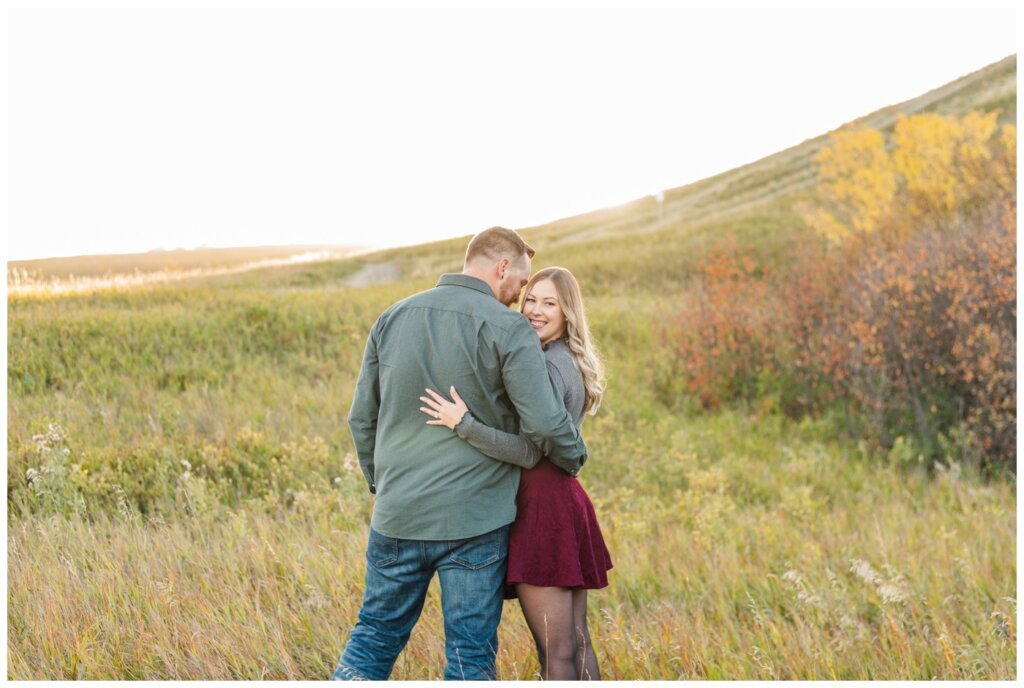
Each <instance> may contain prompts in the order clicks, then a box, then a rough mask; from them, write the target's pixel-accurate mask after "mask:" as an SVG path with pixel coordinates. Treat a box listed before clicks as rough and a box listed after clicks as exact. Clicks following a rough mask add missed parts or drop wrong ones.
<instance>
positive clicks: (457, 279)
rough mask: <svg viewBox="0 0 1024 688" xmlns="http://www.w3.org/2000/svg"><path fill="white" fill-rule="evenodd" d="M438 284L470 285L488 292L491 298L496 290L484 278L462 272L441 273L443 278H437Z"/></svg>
mask: <svg viewBox="0 0 1024 688" xmlns="http://www.w3.org/2000/svg"><path fill="white" fill-rule="evenodd" d="M437 286H439V287H469V288H470V289H475V290H476V291H478V292H480V293H481V294H487V295H488V296H490V297H491V298H495V296H494V292H493V291H491V288H490V287H489V286H488V285H487V282H484V281H483V280H482V279H479V278H477V277H470V276H469V275H464V274H462V273H461V272H449V273H446V274H444V275H441V279H439V280H437Z"/></svg>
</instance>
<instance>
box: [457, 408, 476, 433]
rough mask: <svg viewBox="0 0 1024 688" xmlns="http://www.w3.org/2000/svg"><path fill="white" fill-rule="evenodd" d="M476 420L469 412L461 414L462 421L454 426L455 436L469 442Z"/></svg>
mask: <svg viewBox="0 0 1024 688" xmlns="http://www.w3.org/2000/svg"><path fill="white" fill-rule="evenodd" d="M476 422H477V421H476V418H474V417H473V414H472V413H470V412H469V411H466V412H465V413H463V414H462V419H461V420H460V421H459V422H458V423H456V424H455V427H454V428H453V430H455V434H456V435H458V436H459V437H461V438H462V439H464V440H469V437H470V435H471V434H472V432H473V425H474V424H476Z"/></svg>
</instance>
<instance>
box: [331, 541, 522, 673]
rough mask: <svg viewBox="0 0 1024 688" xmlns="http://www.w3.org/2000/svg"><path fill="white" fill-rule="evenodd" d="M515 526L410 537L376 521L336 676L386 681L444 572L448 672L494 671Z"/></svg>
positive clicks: (443, 595) (335, 671) (444, 611)
mask: <svg viewBox="0 0 1024 688" xmlns="http://www.w3.org/2000/svg"><path fill="white" fill-rule="evenodd" d="M508 531H509V526H502V527H501V528H498V529H497V530H492V531H490V532H489V533H484V534H483V535H478V536H476V537H471V538H467V539H464V540H447V541H445V540H442V541H434V540H403V539H399V538H392V537H387V536H385V535H381V534H380V533H378V532H377V531H375V530H374V529H373V528H371V529H370V541H369V543H368V544H367V546H366V592H365V593H364V595H363V608H362V609H361V610H359V621H358V622H357V623H356V625H355V628H353V629H352V634H351V635H350V636H349V639H348V644H347V645H346V646H345V651H344V652H343V653H342V655H341V659H339V660H338V666H337V668H336V669H335V670H334V675H333V676H332V677H331V678H332V679H335V680H342V681H344V680H360V679H364V680H367V679H368V680H374V681H383V680H384V679H386V678H388V676H390V675H391V669H392V668H393V667H394V665H395V660H396V659H397V658H398V653H400V652H401V651H402V648H404V647H405V644H406V642H408V640H409V634H410V633H412V628H413V626H415V625H416V621H417V620H419V618H420V612H421V611H422V610H423V601H424V599H425V598H426V595H427V586H428V585H429V584H430V579H431V578H433V577H434V572H435V571H436V572H437V573H438V576H439V577H440V579H441V611H442V613H443V614H444V634H445V645H444V652H445V658H446V659H447V666H446V667H445V670H444V677H445V679H446V680H451V679H470V680H491V679H494V678H495V661H494V660H495V655H496V654H497V652H498V623H499V622H500V621H501V606H502V602H503V601H504V583H505V567H506V563H507V560H508Z"/></svg>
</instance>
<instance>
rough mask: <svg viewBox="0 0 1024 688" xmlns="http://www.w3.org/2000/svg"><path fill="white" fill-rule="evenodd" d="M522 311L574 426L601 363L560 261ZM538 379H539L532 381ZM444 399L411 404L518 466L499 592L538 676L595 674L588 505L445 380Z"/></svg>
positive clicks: (595, 553) (593, 556)
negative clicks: (514, 602) (526, 640)
mask: <svg viewBox="0 0 1024 688" xmlns="http://www.w3.org/2000/svg"><path fill="white" fill-rule="evenodd" d="M522 313H523V315H525V316H526V318H527V319H528V320H529V321H530V326H531V327H533V329H534V331H535V332H536V333H537V336H538V338H539V339H540V344H541V346H542V347H543V348H544V356H545V358H546V360H547V366H548V376H549V378H550V383H551V384H552V386H553V387H554V389H555V391H556V393H557V394H558V395H559V397H560V398H561V399H562V400H563V402H564V403H565V407H566V410H567V411H568V412H569V414H570V415H571V416H572V418H573V422H575V423H576V427H577V428H579V427H580V425H581V423H582V421H583V414H584V413H590V414H591V415H593V414H594V413H595V412H596V411H597V408H598V406H600V404H601V398H602V396H603V394H604V379H603V369H602V365H601V362H600V360H599V359H598V357H597V354H596V351H595V349H594V345H593V343H592V341H591V337H590V331H589V329H588V327H587V319H586V316H585V314H584V312H583V298H582V295H581V294H580V288H579V284H578V283H577V282H576V278H575V277H573V275H572V273H571V272H569V271H568V270H566V269H565V268H560V267H551V268H545V269H544V270H541V271H539V272H538V273H536V274H535V275H534V276H533V277H532V278H531V279H530V281H529V283H527V285H526V297H525V298H524V299H523V305H522ZM538 384H543V383H542V382H541V381H538ZM450 391H451V394H452V398H453V399H454V400H455V401H454V403H452V402H450V401H448V400H447V399H445V398H444V397H442V396H441V395H440V394H438V393H437V392H435V391H433V390H427V392H428V396H426V397H420V400H421V401H423V402H424V403H425V404H426V407H421V408H420V410H421V411H423V412H424V413H426V414H427V415H429V416H431V418H433V419H434V420H430V421H427V423H428V424H430V425H445V426H447V427H448V428H451V429H453V430H455V431H456V432H457V433H458V435H459V436H460V437H462V438H463V439H464V440H466V441H467V442H469V443H470V444H472V445H473V446H474V447H476V448H477V449H479V450H480V451H481V452H482V453H484V454H486V455H487V456H491V457H493V458H495V459H498V460H500V461H505V462H508V463H514V464H516V465H519V466H521V467H522V468H524V469H525V470H523V472H522V478H521V480H520V483H519V492H518V494H517V495H516V506H517V514H516V520H515V522H514V523H513V524H512V528H511V530H510V533H509V551H508V574H507V576H506V595H505V596H506V597H507V598H511V597H518V598H519V604H520V606H521V607H522V609H523V616H524V617H525V618H526V623H527V625H528V626H529V627H530V633H531V634H532V635H533V639H534V641H535V642H536V644H537V655H538V657H539V658H540V665H541V676H542V677H543V678H544V679H545V680H571V679H594V680H598V679H600V672H599V670H598V666H597V657H596V655H595V654H594V649H593V645H592V644H591V640H590V631H589V629H588V627H587V590H588V589H596V588H603V587H605V586H607V585H608V578H607V571H608V570H609V569H610V568H612V562H611V556H610V555H609V554H608V549H607V547H606V546H605V543H604V539H603V537H602V535H601V529H600V527H599V526H598V524H597V517H596V515H595V514H594V507H593V504H591V501H590V498H589V497H587V493H586V492H585V491H584V489H583V487H582V486H581V485H580V483H579V481H578V480H577V479H576V478H575V477H574V476H571V475H569V474H567V473H565V472H564V471H562V470H561V469H559V468H557V467H555V466H554V465H553V464H552V463H550V462H549V461H548V460H547V459H545V458H542V457H541V455H540V450H539V449H538V448H537V447H536V445H534V444H533V443H532V442H530V441H529V440H528V439H527V438H526V437H524V436H521V435H511V434H509V433H506V432H502V431H500V430H497V429H495V428H491V427H488V426H486V425H484V424H482V423H481V422H480V421H478V420H477V419H476V418H474V417H473V415H472V413H470V412H469V410H468V409H467V407H466V404H465V402H463V401H462V399H461V398H460V397H459V395H458V392H457V391H456V389H455V388H454V387H452V388H451V390H450Z"/></svg>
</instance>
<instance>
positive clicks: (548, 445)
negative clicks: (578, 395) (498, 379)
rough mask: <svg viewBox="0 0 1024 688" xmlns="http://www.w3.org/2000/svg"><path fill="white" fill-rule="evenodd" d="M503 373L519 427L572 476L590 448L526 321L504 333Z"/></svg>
mask: <svg viewBox="0 0 1024 688" xmlns="http://www.w3.org/2000/svg"><path fill="white" fill-rule="evenodd" d="M503 353H504V354H505V358H504V360H503V361H502V366H501V376H502V380H503V381H504V383H505V391H506V392H507V393H508V396H509V399H511V400H512V403H513V405H515V407H516V413H518V414H519V421H520V423H519V429H520V431H521V432H522V433H523V434H524V435H526V436H527V437H528V438H529V439H530V440H531V441H532V442H533V443H534V444H536V445H537V446H538V447H540V449H541V451H542V452H544V455H545V456H547V457H548V459H549V460H550V461H551V463H553V464H555V465H556V466H558V467H559V468H561V469H562V470H564V471H565V472H567V473H569V474H570V475H576V474H577V473H579V470H580V467H581V466H583V463H584V462H585V461H586V460H587V448H586V445H584V444H583V439H582V438H581V437H580V433H579V430H577V429H576V426H575V425H574V424H573V422H572V417H571V416H569V412H568V411H566V410H565V405H564V404H563V403H562V399H561V398H560V397H558V396H556V394H555V389H554V387H553V386H552V384H551V382H550V381H549V379H548V369H547V363H546V362H545V361H544V352H543V351H541V348H540V345H539V344H538V342H537V335H536V334H534V332H533V330H531V329H530V328H529V326H528V325H527V324H526V321H525V320H524V321H523V323H522V327H515V328H510V329H509V331H508V332H507V334H506V336H505V347H504V352H503Z"/></svg>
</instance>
